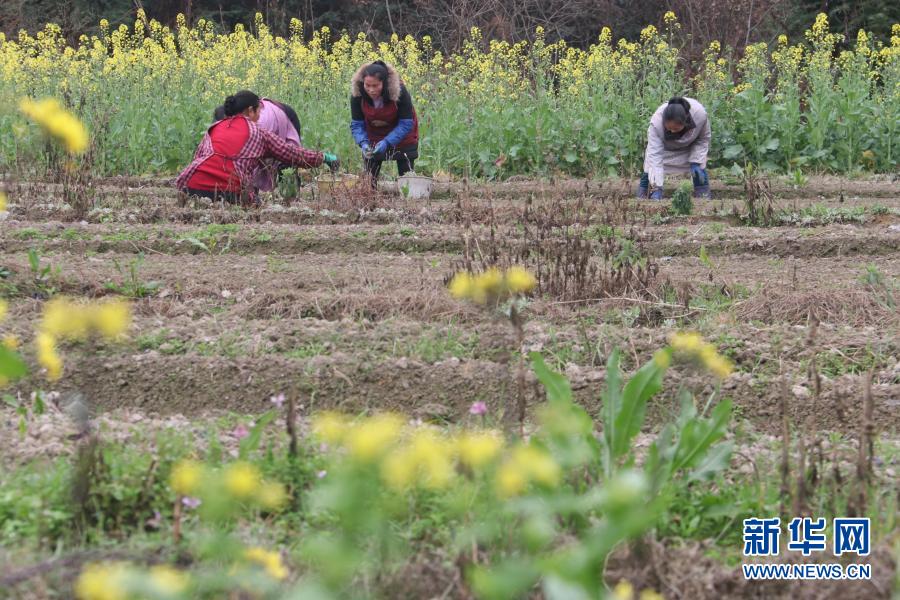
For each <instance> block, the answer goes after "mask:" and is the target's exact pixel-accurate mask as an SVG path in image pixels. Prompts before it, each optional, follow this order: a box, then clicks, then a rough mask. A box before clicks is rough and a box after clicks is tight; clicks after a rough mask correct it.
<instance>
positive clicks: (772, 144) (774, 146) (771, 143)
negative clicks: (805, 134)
mask: <svg viewBox="0 0 900 600" xmlns="http://www.w3.org/2000/svg"><path fill="white" fill-rule="evenodd" d="M780 145H781V140H779V139H778V138H769V139H768V140H767V141H766V143H765V144H763V148H765V149H766V150H769V151H770V152H771V151H774V150H778V146H780Z"/></svg>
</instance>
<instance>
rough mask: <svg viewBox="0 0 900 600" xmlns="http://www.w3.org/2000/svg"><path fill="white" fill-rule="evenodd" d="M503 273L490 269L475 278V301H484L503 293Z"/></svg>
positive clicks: (493, 268)
mask: <svg viewBox="0 0 900 600" xmlns="http://www.w3.org/2000/svg"><path fill="white" fill-rule="evenodd" d="M503 284H504V281H503V273H501V272H500V269H497V268H495V267H491V268H490V269H488V270H487V271H485V272H483V273H479V274H478V275H476V276H475V294H476V296H475V300H476V301H479V299H482V300H480V301H482V302H483V301H484V299H487V298H490V297H492V296H498V295H500V294H501V293H502V292H503V287H504V285H503Z"/></svg>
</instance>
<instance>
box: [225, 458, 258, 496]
mask: <svg viewBox="0 0 900 600" xmlns="http://www.w3.org/2000/svg"><path fill="white" fill-rule="evenodd" d="M259 484H260V476H259V470H258V469H257V468H256V467H255V466H254V465H251V464H250V463H246V462H235V463H231V464H230V465H228V466H227V467H225V489H227V490H228V492H229V493H231V494H232V495H233V496H234V497H235V498H238V499H241V500H243V499H246V498H249V497H251V496H252V495H253V494H254V492H256V490H257V488H258V487H259Z"/></svg>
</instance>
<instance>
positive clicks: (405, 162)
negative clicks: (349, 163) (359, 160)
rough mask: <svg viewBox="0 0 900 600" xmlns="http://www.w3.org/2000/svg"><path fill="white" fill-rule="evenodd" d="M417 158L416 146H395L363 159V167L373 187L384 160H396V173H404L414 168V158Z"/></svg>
mask: <svg viewBox="0 0 900 600" xmlns="http://www.w3.org/2000/svg"><path fill="white" fill-rule="evenodd" d="M417 158H419V152H418V148H397V149H393V150H389V151H388V152H387V153H383V154H376V155H375V156H373V157H372V158H365V159H363V167H364V168H365V170H366V174H368V175H369V176H370V177H371V179H372V186H373V187H374V186H375V184H376V182H377V181H378V174H379V173H381V164H382V163H383V162H384V161H386V160H395V161H397V175H400V176H402V175H406V174H407V173H409V172H410V171H413V170H415V164H416V159H417Z"/></svg>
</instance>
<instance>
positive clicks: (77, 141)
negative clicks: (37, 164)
mask: <svg viewBox="0 0 900 600" xmlns="http://www.w3.org/2000/svg"><path fill="white" fill-rule="evenodd" d="M19 110H20V111H22V113H24V114H25V115H26V116H27V117H28V118H30V119H31V120H32V121H34V122H35V123H37V124H38V125H40V126H41V127H42V128H44V130H46V131H47V133H49V134H50V135H51V136H53V137H55V138H56V139H58V140H60V141H61V142H62V143H63V145H64V146H65V148H66V151H67V152H69V154H82V153H84V151H85V150H87V147H88V134H87V130H86V129H85V128H84V125H83V124H82V123H81V121H79V120H78V118H76V117H75V116H74V115H72V114H71V113H70V112H69V111H67V110H66V109H65V108H63V106H62V105H61V104H60V103H59V101H58V100H56V99H55V98H45V99H43V100H37V101H35V100H32V99H30V98H23V99H22V100H21V102H19Z"/></svg>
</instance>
